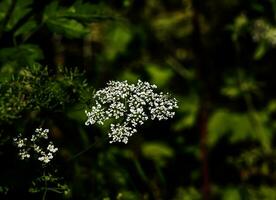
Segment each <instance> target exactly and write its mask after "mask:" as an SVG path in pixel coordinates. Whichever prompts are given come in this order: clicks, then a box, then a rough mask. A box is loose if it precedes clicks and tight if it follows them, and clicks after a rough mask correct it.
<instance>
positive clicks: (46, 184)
mask: <svg viewBox="0 0 276 200" xmlns="http://www.w3.org/2000/svg"><path fill="white" fill-rule="evenodd" d="M45 176H46V173H45V169H44V170H43V177H44V192H43V196H42V200H46V195H47V190H48V182H47V180H46V178H45Z"/></svg>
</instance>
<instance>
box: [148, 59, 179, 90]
mask: <svg viewBox="0 0 276 200" xmlns="http://www.w3.org/2000/svg"><path fill="white" fill-rule="evenodd" d="M145 68H146V70H147V72H148V74H149V75H150V78H151V82H152V83H154V84H156V85H157V86H159V87H164V86H166V85H168V82H169V81H170V80H171V78H172V76H173V75H174V73H173V71H172V70H171V68H164V67H163V68H162V67H161V66H158V65H156V64H153V63H152V64H147V65H146V66H145Z"/></svg>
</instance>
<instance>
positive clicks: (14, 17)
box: [0, 0, 33, 30]
mask: <svg viewBox="0 0 276 200" xmlns="http://www.w3.org/2000/svg"><path fill="white" fill-rule="evenodd" d="M11 2H12V1H8V4H5V3H4V9H5V8H6V10H3V11H4V12H6V11H7V10H8V8H9V7H10V3H11ZM32 2H33V0H17V1H16V4H15V8H14V10H13V12H12V14H11V17H10V19H9V21H8V23H7V26H6V29H7V30H10V29H12V28H13V26H14V25H15V24H16V23H17V22H18V21H19V20H20V19H21V18H22V17H24V16H25V15H26V14H27V13H28V12H29V11H30V10H31V8H30V5H31V4H32ZM0 7H1V5H0ZM5 14H6V13H5ZM0 18H1V10H0Z"/></svg>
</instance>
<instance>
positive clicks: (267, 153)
mask: <svg viewBox="0 0 276 200" xmlns="http://www.w3.org/2000/svg"><path fill="white" fill-rule="evenodd" d="M275 20H276V1H275V0H262V1H260V0H243V1H239V0H205V1H200V0H170V1H166V0H163V1H157V0H116V1H115V0H111V1H104V0H97V1H96V0H95V1H92V0H91V1H79V0H77V1H73V0H72V1H65V0H63V1H36V0H2V1H0V92H1V93H0V136H1V137H0V139H1V140H0V141H1V142H0V145H1V146H0V160H1V168H2V169H1V174H0V192H1V193H2V195H3V198H7V199H13V198H14V195H15V194H21V195H22V199H41V196H42V194H41V193H38V194H30V193H28V188H29V186H30V185H31V180H33V178H35V177H37V176H38V174H39V173H40V170H41V168H40V167H39V165H38V164H37V163H36V162H35V161H33V162H31V161H30V162H24V161H19V160H18V158H17V156H16V149H15V147H14V146H13V145H12V138H13V137H15V136H17V135H18V133H19V132H21V133H23V135H26V136H30V135H31V134H32V132H33V130H34V129H35V128H36V127H38V126H43V127H44V128H49V129H50V132H51V138H52V139H53V140H54V143H55V144H57V145H58V146H59V148H60V151H59V154H58V156H57V158H56V160H55V164H54V165H55V167H56V168H57V169H58V172H57V174H58V175H59V176H62V177H64V181H65V182H66V183H67V184H68V185H69V187H70V188H71V195H69V196H67V198H69V199H78V200H79V199H85V200H87V199H102V200H107V199H122V200H132V199H139V200H140V199H156V200H159V199H164V200H168V199H172V200H198V199H204V200H207V199H222V200H240V199H241V200H247V199H249V200H255V199H256V200H260V199H262V200H273V199H276V186H275V183H276V171H275V167H276V164H275V162H276V152H275V150H274V148H275V136H274V134H275V130H276V123H275V116H276V98H275V85H276V81H275V80H276V78H275V71H276V70H275V61H276V60H275V55H276V54H275V53H276V52H275V45H276V42H274V40H275V41H276V25H275ZM76 69H78V70H77V71H76ZM82 73H83V74H82ZM84 79H86V80H87V82H86V83H85V82H84ZM138 79H141V80H144V81H149V82H150V83H151V84H156V85H157V86H158V88H159V91H164V92H169V93H170V94H172V96H173V97H176V98H177V100H178V102H179V103H178V104H179V109H178V110H176V116H175V118H174V119H171V120H168V121H162V122H157V121H153V122H147V123H146V124H145V126H143V127H141V128H139V130H138V133H137V134H135V136H133V137H131V138H130V140H129V143H128V144H127V145H123V144H109V143H108V139H107V138H106V135H107V132H108V129H107V127H100V126H96V125H95V126H89V127H86V126H85V125H84V122H85V120H86V116H85V113H84V110H85V109H89V107H90V106H91V103H92V101H91V97H92V94H93V88H94V89H99V88H102V87H104V86H105V84H106V82H108V81H109V80H128V81H129V82H130V83H134V82H136V81H137V80H138ZM91 144H92V147H91ZM87 148H89V150H88V151H85V152H83V153H82V154H81V155H80V156H78V157H74V155H76V154H77V153H78V152H81V151H83V150H85V149H87ZM72 158H73V159H72ZM6 189H8V193H7V194H6V195H5V194H4V193H5V192H4V191H5V190H6ZM47 198H49V199H62V198H63V197H62V195H58V194H55V193H51V192H49V193H48V196H47ZM64 198H65V197H64Z"/></svg>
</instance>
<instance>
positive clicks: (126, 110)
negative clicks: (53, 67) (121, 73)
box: [85, 80, 177, 144]
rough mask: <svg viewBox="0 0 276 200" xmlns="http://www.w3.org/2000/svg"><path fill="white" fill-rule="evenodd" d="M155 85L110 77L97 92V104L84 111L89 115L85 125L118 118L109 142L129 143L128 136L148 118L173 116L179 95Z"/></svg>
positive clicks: (111, 128) (112, 126)
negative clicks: (111, 79)
mask: <svg viewBox="0 0 276 200" xmlns="http://www.w3.org/2000/svg"><path fill="white" fill-rule="evenodd" d="M156 88H157V86H156V85H151V84H149V83H148V82H143V81H141V80H138V82H137V83H136V84H128V82H127V81H122V82H121V81H110V82H109V83H108V84H107V87H105V88H104V89H101V90H98V91H97V92H96V93H95V95H94V98H95V102H96V103H95V106H92V108H91V110H90V111H87V110H86V111H85V113H86V115H87V117H88V119H87V121H86V122H85V125H90V124H91V125H92V124H95V123H98V124H100V125H103V123H104V121H106V120H108V119H111V118H112V119H115V120H117V121H119V122H118V123H115V124H111V125H110V132H109V133H108V136H109V137H110V138H112V140H111V141H110V143H113V142H123V143H125V144H126V143H127V142H128V137H130V136H131V135H133V133H135V132H137V130H136V127H137V125H142V124H143V123H144V122H145V121H146V120H148V119H151V120H154V119H158V120H167V119H169V118H172V117H173V116H174V114H175V113H174V112H173V109H174V108H177V101H176V99H175V98H170V97H169V95H168V94H163V93H162V92H161V93H155V92H154V90H155V89H156Z"/></svg>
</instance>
